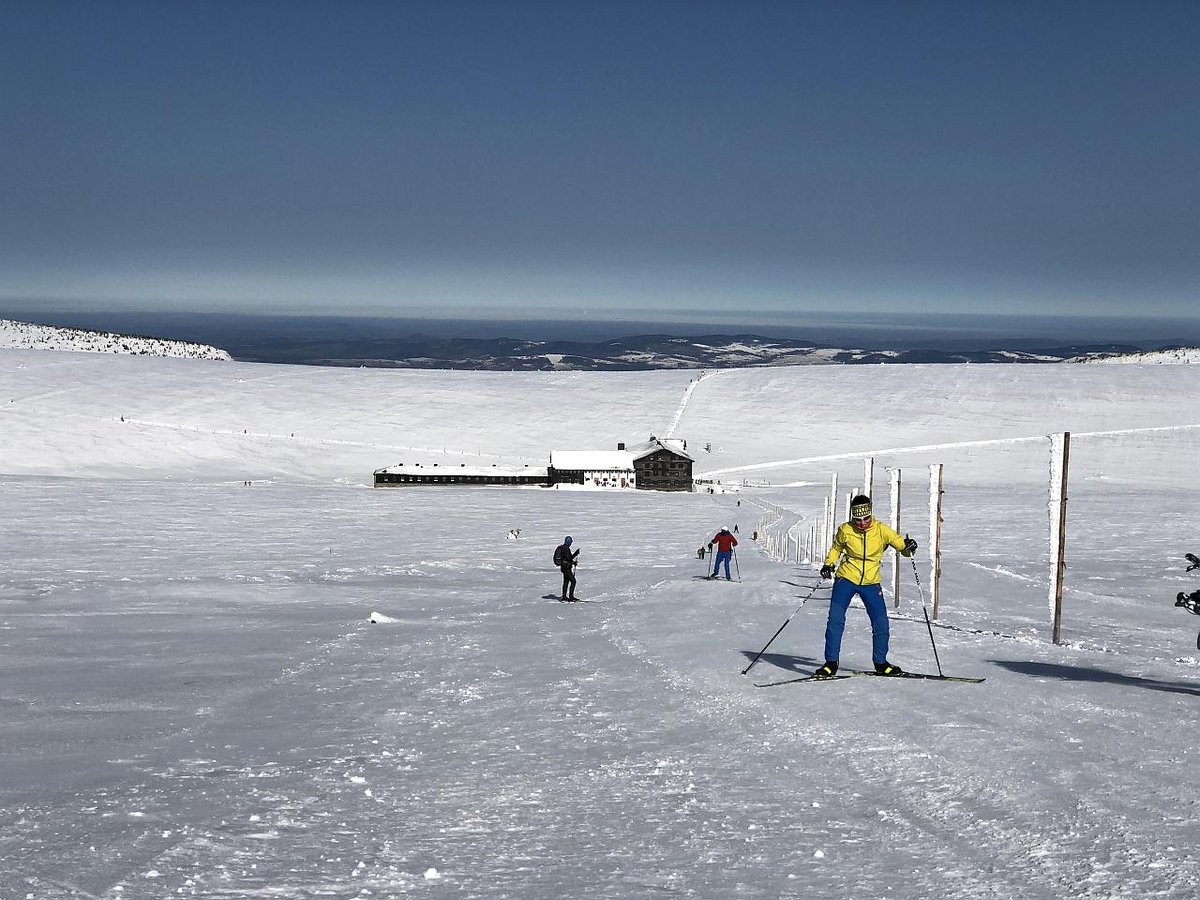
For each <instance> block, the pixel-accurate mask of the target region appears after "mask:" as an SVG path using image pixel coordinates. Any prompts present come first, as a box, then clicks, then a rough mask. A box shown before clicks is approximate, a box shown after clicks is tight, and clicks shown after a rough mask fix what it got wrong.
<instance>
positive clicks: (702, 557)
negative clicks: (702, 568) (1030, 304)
mask: <svg viewBox="0 0 1200 900" xmlns="http://www.w3.org/2000/svg"><path fill="white" fill-rule="evenodd" d="M696 556H698V557H699V558H700V559H704V548H703V547H701V548H700V549H699V550H697V551H696Z"/></svg>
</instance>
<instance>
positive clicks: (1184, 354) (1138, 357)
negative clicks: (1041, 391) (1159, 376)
mask: <svg viewBox="0 0 1200 900" xmlns="http://www.w3.org/2000/svg"><path fill="white" fill-rule="evenodd" d="M1070 362H1093V363H1125V364H1130V363H1132V364H1136V365H1148V366H1161V365H1178V364H1181V363H1182V364H1188V363H1200V347H1175V348H1173V349H1170V350H1147V351H1145V352H1144V353H1120V354H1114V355H1112V356H1108V355H1105V356H1081V357H1078V358H1076V359H1072V360H1070Z"/></svg>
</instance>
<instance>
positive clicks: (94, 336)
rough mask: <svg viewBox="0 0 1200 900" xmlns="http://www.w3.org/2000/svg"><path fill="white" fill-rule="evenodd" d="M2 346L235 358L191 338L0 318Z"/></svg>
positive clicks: (15, 348) (202, 357) (142, 354)
mask: <svg viewBox="0 0 1200 900" xmlns="http://www.w3.org/2000/svg"><path fill="white" fill-rule="evenodd" d="M0 348H8V349H11V350H66V351H76V352H83V353H122V354H129V355H132V356H171V357H179V358H183V359H216V360H225V361H231V360H232V359H233V357H232V356H230V355H229V354H228V353H227V352H225V351H224V350H221V349H218V348H217V347H210V346H208V345H207V344H195V343H192V342H191V341H176V340H171V339H169V338H156V337H147V336H144V335H131V334H115V333H113V332H111V331H92V330H90V329H86V328H65V327H61V326H57V325H36V324H33V323H31V322H15V321H13V320H11V319H0Z"/></svg>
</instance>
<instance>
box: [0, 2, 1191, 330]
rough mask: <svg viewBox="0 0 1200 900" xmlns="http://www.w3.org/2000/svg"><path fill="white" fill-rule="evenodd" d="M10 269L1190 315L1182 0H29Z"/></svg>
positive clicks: (85, 279) (511, 306) (204, 294)
mask: <svg viewBox="0 0 1200 900" xmlns="http://www.w3.org/2000/svg"><path fill="white" fill-rule="evenodd" d="M0 29H2V32H3V34H4V42H5V52H4V53H3V54H2V55H0V121H3V122H4V123H5V124H4V127H3V134H2V135H0V167H2V171H3V172H4V173H5V175H4V178H3V179H2V183H0V299H2V300H9V301H12V300H22V301H27V300H33V301H35V302H37V303H45V304H46V305H47V307H50V306H59V307H61V306H62V305H63V304H64V303H67V302H69V303H73V304H79V305H83V306H89V307H93V308H143V309H199V308H205V309H227V310H237V311H244V312H269V311H273V310H279V311H289V312H297V311H313V312H341V313H364V314H395V315H406V314H412V313H418V312H420V313H428V312H431V311H432V312H438V313H442V314H448V313H452V312H454V311H458V310H466V311H473V312H479V313H482V314H494V315H503V314H509V313H512V314H516V313H520V314H527V313H529V312H530V311H537V310H547V311H553V312H554V313H556V314H563V313H566V314H568V315H570V314H575V313H578V314H580V315H584V314H586V315H591V316H596V315H600V316H603V315H606V314H609V313H611V314H614V315H616V314H618V313H624V314H627V313H628V312H630V311H636V312H639V313H648V312H651V311H680V312H685V311H686V312H689V313H691V312H703V311H704V310H724V311H729V310H732V309H744V310H762V311H772V312H782V313H787V312H823V311H837V312H838V313H845V312H855V311H885V312H901V313H903V312H923V313H936V312H939V311H943V310H946V311H949V310H954V311H957V312H966V313H971V312H978V313H992V314H995V313H1014V314H1015V313H1048V314H1049V313H1053V314H1062V315H1071V314H1081V315H1106V314H1107V315H1117V314H1123V315H1128V314H1130V313H1134V312H1139V313H1144V314H1148V315H1162V316H1171V315H1187V316H1196V315H1197V312H1196V308H1197V306H1200V304H1197V303H1196V293H1197V285H1198V284H1200V252H1198V250H1200V247H1198V246H1197V245H1198V241H1197V235H1200V166H1198V165H1197V160H1198V159H1200V112H1198V110H1197V104H1196V98H1197V97H1200V75H1198V72H1200V69H1198V67H1197V66H1196V65H1195V52H1196V51H1195V48H1196V47H1197V46H1200V4H1198V3H1195V2H1190V0H1189V2H1139V3H1134V2H1128V3H1107V2H1103V0H1091V2H1079V3H1061V2H1058V3H1056V2H1052V0H1050V2H986V3H985V2H979V3H964V2H946V3H928V2H919V0H916V2H828V3H815V2H801V0H793V2H786V3H753V2H737V3H716V2H650V0H643V2H631V3H624V2H610V3H604V2H593V3H576V2H539V3H534V2H516V0H514V2H451V0H443V2H430V3H426V2H390V3H369V2H357V3H355V2H337V3H334V2H330V3H322V2H290V3H268V2H252V0H251V2H221V3H203V2H191V3H188V2H172V3H158V2H155V3H140V2H134V0H123V2H86V3H66V2H57V3H56V2H45V3H35V2H9V3H6V4H4V5H3V6H2V7H0Z"/></svg>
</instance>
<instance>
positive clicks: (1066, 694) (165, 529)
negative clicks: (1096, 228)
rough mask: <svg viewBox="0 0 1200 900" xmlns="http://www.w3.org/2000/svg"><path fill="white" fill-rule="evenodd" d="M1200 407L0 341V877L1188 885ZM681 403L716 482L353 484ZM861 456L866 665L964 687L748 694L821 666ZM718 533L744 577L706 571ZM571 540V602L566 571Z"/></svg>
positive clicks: (76, 890) (137, 891) (151, 889)
mask: <svg viewBox="0 0 1200 900" xmlns="http://www.w3.org/2000/svg"><path fill="white" fill-rule="evenodd" d="M1196 396H1200V367H1197V366H1123V367H1120V368H1119V369H1117V368H1114V367H1106V366H1058V365H1054V366H1046V365H1021V364H1005V365H944V366H933V365H930V366H853V367H851V366H807V367H798V368H794V369H789V368H774V369H739V370H730V371H720V372H716V373H711V374H708V375H706V376H704V377H699V378H697V377H691V376H689V374H688V373H686V372H642V373H562V372H559V373H537V372H529V373H471V372H453V373H451V372H420V371H404V370H400V371H397V370H360V369H350V370H347V369H320V368H313V367H296V368H292V367H287V366H265V365H253V364H244V363H227V364H223V365H220V366H214V365H211V364H207V363H204V362H199V361H195V360H179V359H150V358H141V357H126V356H106V355H85V354H49V353H36V352H32V351H23V350H0V534H2V535H3V548H4V553H3V564H2V565H0V717H2V728H3V740H0V810H4V811H5V813H6V814H5V815H3V816H0V848H3V859H4V861H3V865H0V897H10V896H11V897H29V896H32V897H36V898H38V900H78V898H83V897H105V898H115V897H121V898H123V900H160V898H163V897H205V898H208V897H229V898H233V897H239V898H241V897H280V898H295V900H301V898H310V897H318V896H322V897H324V896H331V897H332V896H336V897H347V898H350V897H355V898H358V897H363V898H365V897H401V896H417V895H420V896H430V897H432V896H435V895H436V896H444V897H455V898H485V897H486V898H492V897H495V898H522V900H559V898H562V897H595V898H606V900H640V898H643V897H648V896H658V895H662V896H677V897H689V898H697V900H709V898H713V900H716V898H722V900H724V898H740V897H755V898H760V897H762V898H765V897H771V898H790V900H802V898H810V897H828V898H858V897H879V898H884V897H886V898H890V900H927V898H930V897H937V898H945V900H997V898H1021V900H1060V898H1063V897H1071V898H1073V900H1135V898H1136V900H1193V898H1195V897H1196V896H1198V895H1200V853H1198V852H1197V851H1196V849H1195V821H1196V815H1195V813H1196V796H1197V794H1198V793H1200V769H1197V767H1195V766H1190V765H1188V764H1187V754H1188V750H1189V748H1190V747H1191V746H1192V744H1193V743H1194V739H1195V722H1196V715H1195V713H1196V703H1197V702H1198V701H1200V663H1198V656H1197V651H1196V649H1195V641H1196V629H1197V625H1200V618H1197V617H1195V616H1191V615H1188V614H1186V613H1185V612H1183V611H1182V610H1180V609H1177V608H1175V607H1174V606H1173V599H1174V595H1175V593H1176V592H1177V591H1181V590H1194V589H1196V588H1198V587H1200V578H1197V577H1196V573H1195V572H1192V573H1188V572H1186V571H1185V565H1186V564H1185V563H1184V561H1183V558H1182V554H1183V552H1184V551H1186V550H1191V551H1197V549H1198V548H1197V542H1198V539H1197V535H1196V530H1195V520H1196V516H1197V510H1200V502H1198V501H1200V485H1198V484H1197V483H1196V479H1195V460H1196V459H1197V458H1200V427H1197V426H1198V425H1200V421H1198V420H1200V415H1197V414H1196V411H1195V409H1194V408H1193V406H1192V404H1189V403H1186V402H1181V398H1190V397H1196ZM1063 430H1070V431H1071V432H1072V444H1071V476H1070V482H1069V492H1068V493H1069V497H1070V504H1069V515H1068V542H1067V558H1066V567H1067V570H1066V583H1065V588H1064V619H1063V632H1064V638H1065V642H1064V644H1062V645H1061V646H1055V645H1054V644H1053V643H1051V641H1050V639H1049V623H1048V619H1049V612H1048V607H1047V587H1048V586H1047V572H1048V569H1049V558H1050V556H1049V548H1048V541H1047V531H1048V529H1047V524H1048V517H1047V507H1046V500H1047V489H1046V485H1047V481H1048V475H1049V473H1048V468H1049V466H1048V463H1049V442H1048V440H1047V439H1046V437H1045V435H1046V434H1047V433H1049V432H1058V431H1063ZM671 432H673V433H674V434H675V435H676V436H678V437H685V438H687V439H688V443H689V452H690V453H692V454H694V455H696V456H697V457H698V458H699V463H698V470H699V472H700V473H701V474H703V475H706V476H708V477H710V478H711V479H712V480H713V484H712V485H711V486H712V488H713V490H714V493H708V492H706V491H705V492H697V493H693V494H654V493H650V492H614V493H603V492H591V493H589V492H583V491H568V490H548V489H541V488H528V489H524V488H521V489H509V488H455V487H438V488H409V489H405V488H401V489H387V490H383V489H380V490H373V489H370V488H368V487H366V485H368V484H369V483H370V473H371V470H372V469H374V468H377V467H379V466H382V465H387V464H390V463H393V462H396V461H400V460H430V461H436V462H439V463H440V464H453V465H461V464H464V463H465V464H466V465H468V466H471V465H476V466H477V465H480V464H481V463H482V464H484V465H490V464H491V463H492V462H496V463H499V464H518V463H520V462H522V461H529V462H531V463H534V462H540V463H542V464H544V463H545V461H546V454H547V452H548V451H549V450H551V449H611V448H615V446H616V442H617V441H630V442H636V441H638V440H644V439H645V438H646V437H648V435H649V434H657V435H659V436H666V435H667V434H668V433H671ZM706 445H707V446H708V447H709V448H710V449H708V450H705V449H704V448H705V446H706ZM872 452H875V456H876V466H877V468H876V472H875V478H876V483H875V496H876V498H877V502H880V503H882V505H883V506H885V507H886V505H887V502H886V497H887V486H886V474H885V473H884V472H883V467H884V466H885V465H888V466H893V467H898V468H900V469H901V470H902V475H903V496H904V517H905V518H904V523H903V526H902V527H903V530H905V531H910V532H911V533H912V534H913V536H914V537H915V538H916V539H917V540H918V541H919V542H920V544H921V549H920V551H919V552H918V557H917V559H916V565H917V566H918V567H919V574H920V579H921V582H920V585H918V584H917V582H916V581H915V580H914V575H915V574H917V570H914V569H913V568H912V567H911V566H910V564H909V563H907V561H901V562H902V563H903V565H902V566H901V574H902V576H903V578H902V582H901V593H900V596H899V598H898V601H897V602H898V606H896V607H894V608H893V609H892V613H891V650H890V656H891V658H892V659H893V661H895V662H898V663H900V664H901V665H904V666H906V667H908V668H911V669H914V670H926V671H936V670H937V667H938V665H940V666H941V667H943V668H944V669H945V671H946V672H949V673H954V674H962V675H976V676H982V677H986V679H987V680H986V681H985V682H984V683H982V684H978V685H961V684H948V683H938V682H929V681H915V680H914V681H901V680H884V679H877V678H869V677H859V678H849V679H846V680H843V681H835V682H831V683H825V684H816V685H812V684H809V685H797V684H782V685H778V684H777V686H774V687H769V688H758V687H756V686H755V685H756V683H757V684H772V683H778V682H784V681H788V680H790V679H794V678H796V677H797V675H798V674H799V673H803V672H810V671H812V670H813V669H814V668H815V667H816V666H817V665H819V663H820V661H821V654H822V643H823V633H824V627H825V614H826V610H827V608H828V598H829V582H828V581H821V580H820V579H819V578H818V577H817V575H816V572H815V565H814V564H813V563H812V562H798V561H796V559H795V556H794V553H793V554H792V556H791V558H790V559H789V560H788V561H787V562H785V561H783V560H781V558H780V554H779V548H780V546H781V545H782V544H783V543H784V540H783V539H784V538H785V537H798V536H801V535H803V534H806V533H807V531H808V528H809V527H810V525H811V524H812V523H813V522H814V521H816V520H817V519H818V518H819V517H820V515H821V511H822V508H823V503H824V500H825V496H826V494H827V493H828V491H829V484H830V479H831V477H832V476H833V475H837V476H838V478H839V493H840V494H844V493H845V492H847V491H850V490H853V489H854V488H855V487H857V486H858V485H859V484H860V483H861V480H862V478H863V473H864V464H863V457H864V456H866V455H870V454H871V453H872ZM934 463H943V464H944V465H945V481H944V485H943V487H944V491H945V493H944V495H943V497H942V516H943V518H944V522H943V537H942V546H941V556H940V566H941V580H940V582H939V594H938V606H937V608H936V610H935V608H934V607H933V604H932V600H933V597H932V594H931V593H930V591H931V589H932V587H933V581H932V572H931V564H930V563H931V561H930V557H929V552H928V547H929V542H928V537H927V534H928V523H929V522H930V518H931V517H930V510H929V503H928V498H929V473H928V468H927V467H928V466H929V465H931V464H934ZM247 482H252V483H247ZM722 525H730V526H740V528H739V537H740V538H741V544H740V545H739V546H738V548H737V555H736V557H735V569H734V571H735V573H736V575H737V580H735V581H733V582H732V583H727V582H725V581H723V580H722V581H719V582H709V581H706V580H701V578H700V576H702V575H703V574H704V573H705V572H706V571H707V564H708V562H707V561H700V560H698V559H697V557H696V553H695V550H696V548H697V547H699V546H700V545H701V544H703V543H704V542H705V541H707V540H708V539H709V538H711V537H712V536H713V534H714V532H715V530H716V529H717V528H718V527H720V526H722ZM517 529H519V536H517V537H515V538H513V537H512V535H513V532H514V531H515V530H517ZM754 531H759V532H760V537H761V536H762V535H764V534H765V535H767V536H769V537H770V538H771V541H770V546H768V543H767V542H766V541H764V540H761V539H760V540H758V541H755V540H752V539H751V538H750V535H751V534H752V533H753V532H754ZM565 534H571V535H572V536H573V537H574V541H575V543H574V546H575V547H577V548H579V549H580V550H581V557H580V568H579V572H578V576H579V591H580V595H581V596H582V597H584V598H585V599H588V600H592V601H596V602H592V603H581V604H570V605H566V604H559V603H558V602H556V600H554V599H553V597H554V596H555V593H556V591H557V590H558V587H559V580H560V576H559V574H558V571H557V570H556V569H555V568H554V567H553V565H552V564H551V554H552V551H553V547H554V546H555V544H557V543H558V542H559V541H561V539H562V537H563V535H565ZM818 564H819V563H818ZM889 574H890V567H889ZM889 599H893V598H891V596H890V594H889ZM926 604H927V605H928V609H929V612H930V614H931V615H932V614H936V618H935V621H934V623H933V625H932V627H927V626H926V622H925V618H924V614H923V609H922V606H923V605H926ZM373 622H374V624H373ZM781 623H783V624H786V626H787V627H786V628H785V629H783V630H782V631H779V629H780V625H781ZM773 634H777V637H776V638H775V639H774V641H773V643H772V645H771V647H770V649H769V650H768V651H767V652H766V653H765V654H763V656H762V658H761V659H760V661H759V662H758V663H757V665H756V666H755V667H754V669H753V670H751V672H750V673H749V674H748V675H745V676H743V675H742V674H741V673H742V671H743V670H744V669H745V668H746V666H747V665H748V663H749V661H750V660H751V659H752V658H753V657H754V655H755V654H756V653H757V652H758V651H759V650H760V649H761V648H762V647H763V645H764V644H765V643H766V642H767V640H768V639H770V638H771V636H772V635H773ZM934 640H936V650H937V656H936V658H935V655H934V644H933V641H934ZM870 656H871V646H870V634H869V627H868V625H867V619H866V616H865V615H864V614H863V612H862V610H861V609H859V608H858V607H857V605H856V606H855V608H854V609H852V610H851V613H850V619H849V622H848V628H847V633H846V639H845V642H844V643H843V645H842V662H843V665H844V666H847V667H853V668H863V667H869V664H870Z"/></svg>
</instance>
